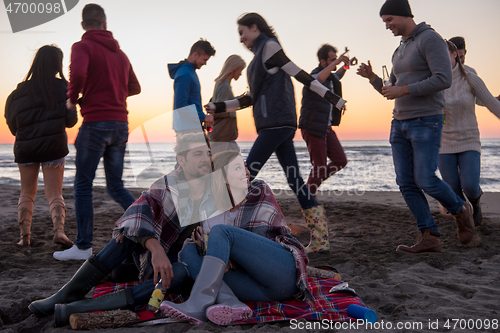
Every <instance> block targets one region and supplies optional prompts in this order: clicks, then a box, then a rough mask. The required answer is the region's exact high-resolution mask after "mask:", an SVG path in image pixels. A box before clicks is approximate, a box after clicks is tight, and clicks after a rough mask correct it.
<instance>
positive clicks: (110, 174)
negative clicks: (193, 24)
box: [54, 4, 141, 260]
mask: <svg viewBox="0 0 500 333" xmlns="http://www.w3.org/2000/svg"><path fill="white" fill-rule="evenodd" d="M82 19H83V20H82V27H83V29H84V30H85V31H86V32H85V33H84V34H83V36H82V40H81V41H79V42H77V43H75V44H73V46H72V49H71V64H70V68H69V70H70V82H69V86H68V101H67V107H68V109H74V108H75V104H76V103H77V100H78V96H79V94H80V93H81V94H82V95H83V96H82V98H81V99H80V100H78V102H79V104H80V107H81V109H80V112H81V114H82V116H83V124H82V126H81V127H80V130H79V132H78V137H77V138H76V140H75V147H76V160H75V164H76V176H75V186H74V196H75V213H76V225H77V236H76V241H75V245H74V246H73V247H72V248H70V249H68V250H66V251H62V252H55V253H54V258H56V259H57V260H85V259H88V258H89V257H90V256H91V255H92V238H93V231H94V210H93V206H92V183H93V181H94V177H95V171H96V169H97V166H98V165H99V161H100V159H101V157H103V161H104V171H105V173H106V185H107V190H108V193H109V194H110V195H111V197H112V198H113V199H114V200H115V201H116V202H118V203H119V204H120V205H121V206H122V207H123V209H124V210H126V209H127V208H128V207H129V206H130V205H131V204H132V203H133V202H134V201H135V200H134V198H133V197H132V195H130V193H129V192H128V191H127V190H126V189H125V188H124V187H123V181H122V174H123V162H124V157H125V149H126V146H127V141H128V118H127V115H128V111H127V103H126V99H127V97H128V96H132V95H137V94H139V93H140V92H141V86H140V85H139V82H138V81H137V78H136V76H135V73H134V71H133V69H132V66H131V65H130V62H129V60H128V58H127V56H126V55H125V53H123V51H121V50H120V47H119V45H118V42H117V41H116V40H115V39H114V38H113V34H112V33H111V32H110V31H108V30H106V15H105V14H104V9H102V7H100V6H99V5H96V4H88V5H86V6H85V7H84V8H83V12H82Z"/></svg>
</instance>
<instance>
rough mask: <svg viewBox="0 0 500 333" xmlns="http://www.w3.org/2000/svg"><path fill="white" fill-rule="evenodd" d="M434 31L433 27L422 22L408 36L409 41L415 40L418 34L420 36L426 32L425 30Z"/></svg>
mask: <svg viewBox="0 0 500 333" xmlns="http://www.w3.org/2000/svg"><path fill="white" fill-rule="evenodd" d="M429 29H431V30H434V29H432V27H431V26H430V25H428V24H427V23H425V22H421V23H419V24H418V25H417V26H416V27H415V29H413V31H412V32H410V34H409V35H408V39H414V38H415V37H416V36H417V35H418V34H420V33H421V32H424V31H425V30H429Z"/></svg>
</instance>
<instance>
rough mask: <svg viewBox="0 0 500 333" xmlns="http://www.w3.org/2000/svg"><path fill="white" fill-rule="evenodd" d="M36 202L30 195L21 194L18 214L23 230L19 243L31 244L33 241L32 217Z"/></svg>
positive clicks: (20, 227)
mask: <svg viewBox="0 0 500 333" xmlns="http://www.w3.org/2000/svg"><path fill="white" fill-rule="evenodd" d="M34 205H35V202H34V201H33V198H31V197H30V196H28V195H24V194H23V195H21V196H19V202H18V204H17V216H18V220H17V221H18V222H17V223H18V224H19V230H21V240H20V241H19V243H17V245H21V246H29V245H30V242H31V218H32V215H33V207H34Z"/></svg>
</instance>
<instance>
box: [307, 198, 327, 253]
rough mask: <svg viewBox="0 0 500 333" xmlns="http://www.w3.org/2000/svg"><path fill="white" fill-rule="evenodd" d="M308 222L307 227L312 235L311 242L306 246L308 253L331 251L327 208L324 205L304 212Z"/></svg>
mask: <svg viewBox="0 0 500 333" xmlns="http://www.w3.org/2000/svg"><path fill="white" fill-rule="evenodd" d="M302 214H304V218H305V220H306V227H307V228H308V229H309V232H310V234H311V241H310V242H309V245H307V246H306V251H307V253H311V252H320V253H328V252H329V251H330V241H329V240H328V222H327V221H326V215H325V208H324V207H323V205H319V206H316V207H312V208H309V209H304V210H302Z"/></svg>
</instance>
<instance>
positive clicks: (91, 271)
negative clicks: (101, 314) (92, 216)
mask: <svg viewBox="0 0 500 333" xmlns="http://www.w3.org/2000/svg"><path fill="white" fill-rule="evenodd" d="M109 272H110V271H109V269H107V268H106V267H105V266H104V265H103V264H102V263H101V262H100V261H99V260H97V258H96V257H95V256H92V257H90V258H89V259H88V260H87V261H85V263H84V264H83V265H82V266H81V267H80V269H79V270H78V271H77V272H76V273H75V275H73V277H72V278H71V280H69V282H68V283H66V284H65V285H64V286H63V287H62V288H61V289H59V291H58V292H57V293H55V294H54V295H52V296H50V297H48V298H45V299H42V300H39V301H35V302H32V303H31V304H30V305H29V306H28V308H29V310H30V311H31V312H32V313H34V314H35V315H36V316H38V317H45V316H48V315H51V314H52V313H54V306H55V305H56V304H59V303H61V304H63V303H71V302H74V301H79V300H81V299H82V298H83V297H85V295H86V294H87V293H88V292H89V291H90V289H92V288H93V287H94V286H96V285H97V284H98V283H99V282H100V281H101V280H102V279H103V278H104V277H105V276H107V275H108V274H109Z"/></svg>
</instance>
